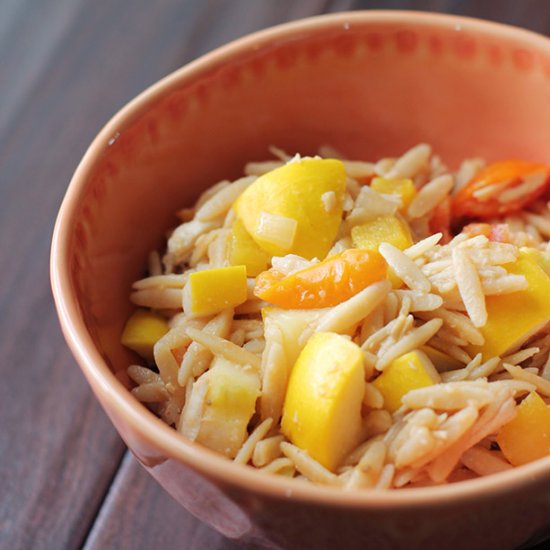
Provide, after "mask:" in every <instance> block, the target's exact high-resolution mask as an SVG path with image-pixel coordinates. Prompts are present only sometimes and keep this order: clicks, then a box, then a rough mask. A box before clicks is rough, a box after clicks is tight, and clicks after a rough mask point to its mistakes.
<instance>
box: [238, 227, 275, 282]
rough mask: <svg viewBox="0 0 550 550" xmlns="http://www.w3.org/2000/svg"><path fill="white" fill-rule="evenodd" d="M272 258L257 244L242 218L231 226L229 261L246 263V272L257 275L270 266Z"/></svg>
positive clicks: (253, 275)
mask: <svg viewBox="0 0 550 550" xmlns="http://www.w3.org/2000/svg"><path fill="white" fill-rule="evenodd" d="M270 260H271V256H270V255H269V254H268V253H267V252H265V251H264V250H262V249H261V248H260V247H259V246H258V245H257V244H256V242H255V241H254V239H253V238H252V237H251V236H250V235H249V234H248V231H247V230H246V229H245V228H244V225H243V223H242V222H241V220H235V221H234V222H233V227H232V228H231V241H230V244H229V263H230V264H231V265H244V266H245V267H246V274H247V275H248V276H249V277H256V275H259V274H260V273H261V272H262V271H265V270H266V269H267V268H268V266H269V262H270Z"/></svg>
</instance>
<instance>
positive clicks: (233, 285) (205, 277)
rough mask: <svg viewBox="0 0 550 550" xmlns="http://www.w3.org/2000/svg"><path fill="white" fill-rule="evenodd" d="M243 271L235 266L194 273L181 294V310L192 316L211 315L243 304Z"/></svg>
mask: <svg viewBox="0 0 550 550" xmlns="http://www.w3.org/2000/svg"><path fill="white" fill-rule="evenodd" d="M246 296H247V288H246V267H245V266H244V265H235V266H232V267H220V268H216V269H205V270H202V271H196V272H195V273H191V275H189V280H188V282H187V284H186V285H185V288H184V290H183V309H184V311H185V313H186V314H188V315H193V316H197V317H200V316H203V315H213V314H215V313H219V312H220V311H222V310H224V309H226V308H228V307H236V306H238V305H239V304H242V303H244V302H246Z"/></svg>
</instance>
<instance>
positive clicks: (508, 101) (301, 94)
mask: <svg viewBox="0 0 550 550" xmlns="http://www.w3.org/2000/svg"><path fill="white" fill-rule="evenodd" d="M548 128H550V40H549V39H547V38H545V37H543V36H539V35H536V34H533V33H531V32H528V31H524V30H520V29H516V28H513V27H507V26H503V25H497V24H493V23H488V22H483V21H478V20H474V19H467V18H461V17H454V16H443V15H435V14H427V13H412V12H395V11H392V12H377V11H369V12H353V13H341V14H334V15H329V16H321V17H317V18H311V19H307V20H302V21H297V22H294V23H290V24H286V25H282V26H279V27H275V28H273V29H268V30H265V31H261V32H259V33H256V34H253V35H250V36H248V37H245V38H243V39H240V40H238V41H236V42H233V43H231V44H229V45H227V46H224V47H223V48H220V49H218V50H215V51H214V52H212V53H210V54H208V55H206V56H204V57H202V58H200V59H198V60H197V61H194V62H192V63H190V64H189V65H187V66H185V67H183V68H182V69H180V70H178V71H176V72H175V73H173V74H171V75H170V76H168V77H166V78H165V79H163V80H162V81H160V82H159V83H157V84H155V85H154V86H152V87H151V88H149V89H148V90H146V91H145V92H143V93H142V94H141V95H140V96H139V97H138V98H136V99H134V100H133V101H131V102H130V103H129V104H128V105H127V106H125V107H124V108H123V109H122V110H121V111H120V112H119V113H117V114H116V115H115V116H114V117H113V118H112V119H111V120H110V121H109V122H108V124H107V125H106V126H105V128H104V129H103V130H102V131H101V132H100V133H99V135H98V136H97V137H96V139H95V140H94V141H93V143H92V144H91V146H90V148H89V149H88V151H87V152H86V154H85V156H84V158H83V159H82V161H81V163H80V165H79V166H78V169H77V170H76V172H75V174H74V177H73V179H72V181H71V183H70V186H69V188H68V191H67V194H66V196H65V199H64V201H63V204H62V206H61V210H60V213H59V217H58V220H57V224H56V228H55V232H54V237H53V246H52V258H51V274H52V287H53V292H54V296H55V301H56V305H57V309H58V313H59V317H60V321H61V325H62V328H63V331H64V334H65V337H66V339H67V342H68V344H69V346H70V347H71V349H72V351H73V353H74V356H75V358H76V360H77V362H78V364H79V365H80V367H81V369H82V371H83V373H84V375H85V376H86V378H87V379H88V381H89V383H90V385H91V387H92V389H93V391H94V393H95V394H96V396H97V398H98V399H99V401H100V402H101V404H102V406H103V408H104V409H105V411H106V412H107V414H108V415H109V417H110V418H111V420H112V422H113V424H114V425H115V426H116V428H117V430H118V431H119V433H120V435H121V436H122V438H123V439H124V441H125V442H126V443H127V445H128V447H129V448H130V450H131V451H132V452H133V453H134V455H135V456H136V457H137V458H138V460H139V461H140V462H141V463H142V464H143V466H144V467H145V468H146V469H147V470H148V471H149V472H150V473H151V475H153V477H155V478H156V479H157V480H158V482H159V483H160V484H161V485H162V486H163V487H164V488H165V489H166V490H167V491H168V492H169V493H170V494H171V495H172V496H173V497H174V498H175V499H176V500H177V501H178V502H180V503H181V504H182V505H183V506H184V507H185V508H186V509H188V510H189V511H190V512H191V513H193V514H194V515H195V516H197V517H198V518H200V519H201V520H203V521H205V522H206V523H209V524H210V525H212V526H213V527H215V528H216V529H217V530H219V531H220V532H221V533H223V534H224V535H226V536H228V537H231V538H236V539H240V540H241V541H242V542H243V544H252V545H255V546H260V547H273V548H278V547H283V548H335V547H342V548H359V547H362V548H365V547H373V548H374V547H376V548H401V547H407V548H424V549H425V548H435V547H447V548H463V547H465V544H467V547H468V548H487V547H489V548H514V547H518V546H519V545H521V544H524V543H526V542H527V541H529V540H530V541H534V540H536V539H537V538H540V537H541V536H543V535H544V534H545V533H547V532H548V529H549V528H550V458H548V459H545V460H540V461H537V462H535V463H532V464H529V465H527V466H524V467H521V468H517V469H514V470H513V471H510V472H505V473H503V474H498V475H494V476H491V477H487V478H483V479H479V480H474V481H467V482H462V483H459V484H454V485H448V486H440V487H432V488H423V489H412V490H402V491H393V492H373V491H364V492H345V491H341V490H337V489H332V488H323V487H317V486H313V485H306V484H303V483H297V482H295V481H292V480H287V479H279V478H277V477H274V476H267V475H262V474H261V473H258V472H256V471H254V470H253V469H252V468H249V467H246V466H240V465H235V464H232V463H230V462H228V461H227V460H226V459H224V458H222V457H220V456H217V455H216V454H215V453H213V452H211V451H209V450H208V449H205V448H202V447H200V446H198V445H196V444H193V443H190V442H188V441H185V440H184V439H183V438H182V437H181V436H179V435H178V434H177V433H176V432H175V430H173V429H171V428H169V427H168V426H166V425H165V424H164V423H163V422H161V420H159V419H158V418H156V417H155V416H154V415H153V414H152V413H150V412H149V411H148V410H147V409H146V408H145V407H144V406H142V405H141V404H140V403H138V402H137V401H136V400H135V399H134V398H133V397H132V396H131V395H130V393H129V391H128V389H127V379H126V377H125V375H124V372H125V368H126V367H127V365H128V364H129V362H130V361H131V360H132V356H131V355H130V354H129V352H127V351H126V350H125V349H124V348H123V347H122V346H121V344H120V334H121V330H122V327H123V325H124V322H125V320H126V318H127V317H128V315H129V314H130V312H131V310H132V305H131V304H130V302H129V299H128V296H129V289H130V286H131V283H132V281H134V280H135V279H137V278H139V277H140V276H142V275H143V274H144V269H145V264H146V258H147V254H148V252H149V251H150V250H152V249H154V248H156V249H161V248H162V246H163V243H164V238H165V234H166V231H167V230H169V228H171V227H173V226H174V225H175V224H176V217H175V211H176V210H177V209H178V208H180V207H183V206H187V205H191V204H192V203H193V201H194V200H195V199H196V198H197V197H198V195H199V193H200V192H201V191H202V190H204V189H205V188H206V187H208V186H209V185H212V184H214V183H215V182H217V181H219V180H221V179H225V178H235V177H237V176H239V175H240V173H241V170H242V167H243V166H244V164H245V163H246V162H247V161H250V160H262V159H264V158H266V156H267V150H268V147H269V146H270V145H276V146H278V147H281V148H283V149H285V150H286V151H288V152H291V153H294V152H300V153H302V154H313V153H315V152H316V150H317V148H318V146H320V145H322V144H330V145H332V146H334V147H335V148H336V149H339V150H341V151H342V152H343V153H345V154H346V156H348V157H349V158H357V159H368V160H373V159H377V158H379V157H381V156H391V155H398V154H400V153H402V152H403V151H405V150H406V149H407V148H409V147H411V146H413V145H415V144H416V143H420V142H426V143H429V144H431V145H432V146H433V148H434V151H435V152H436V153H437V154H438V155H440V156H441V157H442V158H443V159H444V160H445V161H446V162H447V163H448V164H449V165H450V166H451V167H452V168H454V167H456V166H457V165H458V163H459V162H460V160H461V159H463V158H466V157H471V156H479V157H484V158H486V159H488V160H496V159H499V158H506V157H517V158H526V159H533V160H537V161H540V162H546V163H550V147H549V146H548ZM143 505H144V506H146V505H147V503H143ZM548 534H550V532H549V533H548Z"/></svg>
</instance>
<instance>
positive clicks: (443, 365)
mask: <svg viewBox="0 0 550 550" xmlns="http://www.w3.org/2000/svg"><path fill="white" fill-rule="evenodd" d="M420 350H421V351H423V352H424V353H425V354H426V355H427V356H428V359H429V360H430V361H431V362H432V363H433V365H434V367H435V368H436V369H437V372H447V371H450V370H457V369H460V368H462V367H464V364H463V363H461V362H460V361H459V360H458V359H455V358H454V357H451V356H450V355H447V354H446V353H443V352H442V351H439V350H438V349H435V348H432V347H431V346H422V347H421V348H420Z"/></svg>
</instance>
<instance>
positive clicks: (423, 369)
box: [373, 351, 440, 413]
mask: <svg viewBox="0 0 550 550" xmlns="http://www.w3.org/2000/svg"><path fill="white" fill-rule="evenodd" d="M438 382H440V378H439V374H438V373H437V371H436V370H435V367H434V366H433V364H432V362H431V361H430V360H429V359H428V357H427V355H426V354H425V353H423V352H421V351H411V352H410V353H407V354H405V355H402V356H401V357H399V358H398V359H395V360H394V361H392V362H391V363H390V364H389V365H388V366H387V367H386V369H385V370H384V372H383V373H382V374H381V375H380V376H379V377H378V378H377V379H376V380H375V381H374V382H373V385H374V386H376V388H378V390H379V391H380V393H381V394H382V396H383V397H384V408H385V409H386V410H388V411H389V412H391V413H393V412H395V411H396V410H397V409H398V408H399V407H401V405H402V403H401V398H402V397H403V396H404V395H405V394H407V393H409V392H410V391H411V390H416V389H418V388H425V387H426V386H432V385H434V384H437V383H438Z"/></svg>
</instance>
